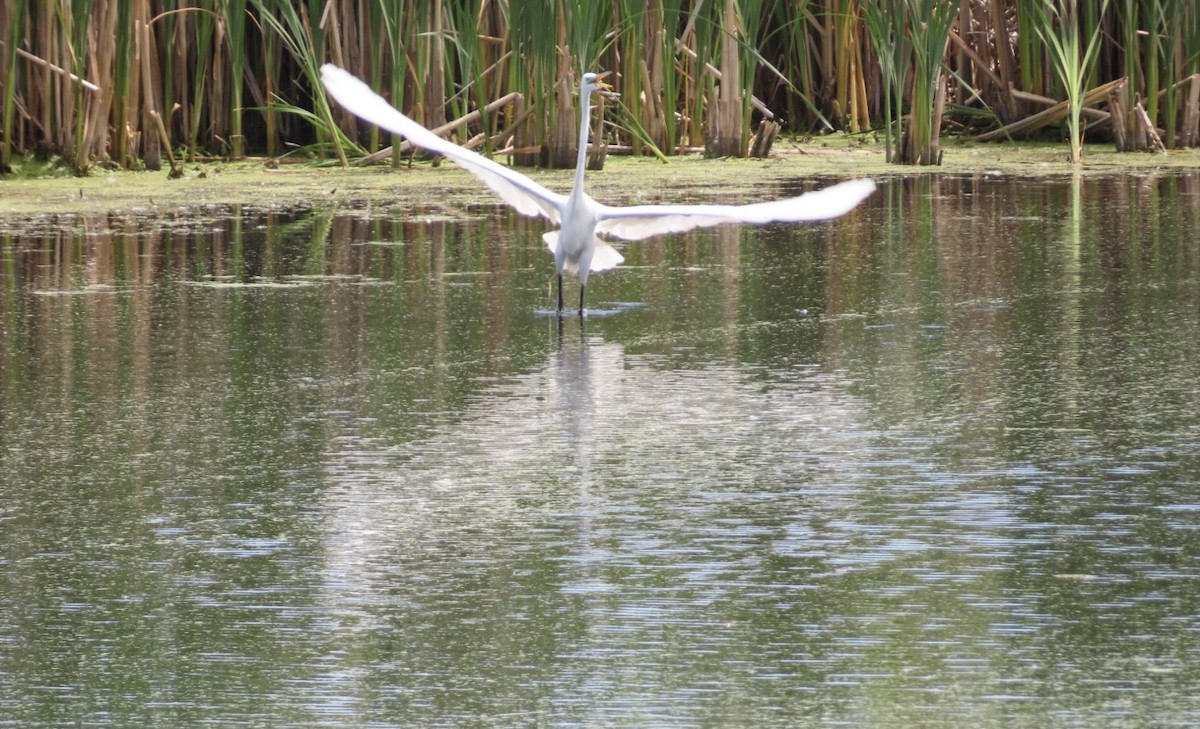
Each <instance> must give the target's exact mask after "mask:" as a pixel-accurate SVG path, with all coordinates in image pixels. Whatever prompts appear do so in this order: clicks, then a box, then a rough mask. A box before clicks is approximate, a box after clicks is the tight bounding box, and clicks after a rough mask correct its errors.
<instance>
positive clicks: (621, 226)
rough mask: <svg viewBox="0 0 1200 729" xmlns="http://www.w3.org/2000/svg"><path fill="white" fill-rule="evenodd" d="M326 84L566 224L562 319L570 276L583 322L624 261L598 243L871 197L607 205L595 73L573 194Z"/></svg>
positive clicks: (599, 85)
mask: <svg viewBox="0 0 1200 729" xmlns="http://www.w3.org/2000/svg"><path fill="white" fill-rule="evenodd" d="M321 81H322V83H324V84H325V89H326V90H327V91H328V92H329V95H330V96H332V97H333V98H334V99H336V100H337V102H338V103H339V104H341V105H342V106H344V107H345V108H346V109H348V110H349V111H351V112H353V113H355V114H356V115H358V116H360V117H362V118H363V119H365V120H367V121H368V122H371V123H372V124H374V125H375V126H377V127H380V128H382V129H386V130H387V131H389V132H392V133H394V134H400V135H403V136H404V137H406V138H407V139H408V141H409V142H411V143H412V144H413V145H414V146H417V147H421V148H422V149H425V150H427V151H429V152H433V153H435V154H440V155H442V156H444V157H449V158H450V159H452V160H454V161H455V162H456V163H458V165H459V166H460V167H462V168H463V169H465V170H467V171H468V172H470V173H472V174H474V175H475V176H476V177H478V178H479V179H481V180H483V182H485V183H486V184H487V186H488V187H490V188H492V190H493V191H494V192H495V193H496V194H497V195H499V196H500V198H501V199H502V200H504V202H506V203H508V204H509V205H511V206H513V207H514V208H516V210H517V212H519V213H521V214H523V215H528V216H531V217H536V216H538V215H540V216H542V217H544V218H546V219H548V220H549V221H550V222H551V223H555V224H557V225H558V226H559V230H557V231H551V232H548V233H545V234H544V235H543V236H542V239H543V240H545V242H546V247H547V248H549V249H550V252H551V253H553V254H554V266H555V269H556V271H557V273H558V314H559V316H562V309H563V297H562V284H563V272H564V271H566V272H568V273H576V274H578V276H579V314H580V316H583V293H584V288H585V287H586V286H587V279H588V274H589V273H592V272H599V271H607V270H608V269H610V268H613V267H614V266H617V265H618V264H620V263H621V262H622V261H624V260H625V259H624V258H622V256H621V254H620V253H618V252H617V251H616V249H614V248H613V247H612V246H611V245H609V244H608V243H606V242H605V241H603V240H601V239H600V238H599V237H597V234H599V235H606V236H612V237H614V238H621V239H623V240H642V239H645V238H649V237H651V236H655V235H662V234H664V233H679V232H682V231H685V230H691V229H693V228H700V227H705V226H710V225H720V224H722V223H770V222H804V221H814V220H828V219H830V218H836V217H838V216H840V215H843V214H845V213H847V212H849V211H850V210H852V209H853V208H854V206H856V205H858V203H860V202H862V200H863V199H865V198H866V197H867V196H868V195H870V194H871V192H872V191H874V190H875V183H874V182H873V181H871V180H852V181H850V182H843V183H841V184H838V185H833V186H831V187H827V188H824V189H822V190H818V191H816V192H810V193H807V194H804V195H800V196H798V197H790V198H785V199H782V200H772V201H770V202H761V203H752V204H749V205H633V206H628V207H610V206H608V205H602V204H600V203H598V202H596V201H595V200H593V199H592V198H591V197H589V196H588V194H587V193H586V192H584V191H583V168H584V163H585V160H586V155H587V143H588V127H589V121H590V116H591V114H590V111H591V97H592V94H593V93H595V92H597V91H601V90H604V89H607V88H609V86H608V84H606V83H604V82H603V81H601V80H600V78H599V77H598V76H597V75H596V74H594V73H585V74H584V75H583V83H582V84H580V88H579V107H580V115H579V116H580V120H579V155H578V162H577V164H576V165H575V184H574V186H573V187H572V188H571V194H570V195H560V194H559V193H556V192H551V191H550V190H547V189H546V188H544V187H542V186H541V185H539V184H538V183H536V182H534V181H533V180H531V179H529V178H528V177H526V176H525V175H522V174H521V173H520V172H517V171H516V170H514V169H512V168H510V167H506V166H504V165H502V164H499V163H498V162H494V161H493V160H490V159H488V158H486V157H483V156H482V155H479V154H476V153H474V152H472V151H470V150H468V149H463V148H462V147H460V146H458V145H457V144H454V143H453V142H450V141H447V140H445V139H442V138H441V137H439V136H437V135H436V134H434V133H433V132H431V131H429V130H428V129H426V128H425V127H423V126H421V125H420V124H418V123H417V122H415V121H413V120H412V119H409V118H408V117H407V116H405V115H404V114H401V113H400V112H399V111H397V110H396V109H395V108H394V107H392V105H391V104H389V103H388V102H387V101H386V100H385V99H384V98H383V97H381V96H379V95H378V94H376V93H375V92H374V91H372V90H371V89H370V87H369V86H367V85H366V84H365V83H363V82H362V81H360V80H358V79H357V78H355V77H354V76H352V75H351V74H349V73H348V72H346V71H344V70H342V69H340V68H338V67H337V66H334V65H332V64H328V63H327V64H325V65H324V66H322V67H321Z"/></svg>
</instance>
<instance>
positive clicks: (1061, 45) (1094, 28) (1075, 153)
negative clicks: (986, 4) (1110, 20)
mask: <svg viewBox="0 0 1200 729" xmlns="http://www.w3.org/2000/svg"><path fill="white" fill-rule="evenodd" d="M1107 7H1108V0H1100V15H1103V13H1104V10H1105V9H1107ZM1033 8H1034V14H1035V20H1036V29H1037V33H1038V36H1039V37H1040V38H1041V39H1042V42H1043V44H1044V45H1045V47H1046V52H1047V54H1048V55H1049V58H1050V62H1051V65H1052V67H1053V69H1054V72H1055V74H1056V75H1057V76H1058V78H1059V81H1060V82H1061V83H1062V86H1063V90H1064V91H1065V93H1066V95H1067V102H1068V109H1069V112H1068V115H1067V133H1068V135H1069V137H1070V147H1071V151H1070V157H1069V159H1070V161H1071V163H1072V164H1076V165H1077V164H1082V162H1083V133H1082V123H1081V118H1082V114H1083V95H1084V93H1085V92H1086V91H1087V85H1088V80H1089V78H1090V76H1091V70H1092V67H1093V62H1094V60H1095V57H1096V53H1097V51H1098V49H1099V48H1100V24H1099V23H1098V22H1096V23H1095V24H1094V25H1091V26H1090V27H1089V28H1088V29H1087V33H1088V35H1087V38H1086V40H1085V39H1084V37H1083V34H1084V32H1085V31H1084V29H1083V28H1081V25H1082V22H1081V21H1082V19H1081V17H1080V15H1079V6H1078V0H1053V2H1051V0H1046V4H1045V5H1034V6H1033Z"/></svg>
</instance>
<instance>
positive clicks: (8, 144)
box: [0, 0, 1200, 192]
mask: <svg viewBox="0 0 1200 729" xmlns="http://www.w3.org/2000/svg"><path fill="white" fill-rule="evenodd" d="M326 61H331V62H333V63H335V64H337V65H339V66H342V67H344V68H346V69H348V70H349V71H351V72H352V73H354V74H355V75H357V76H359V77H361V78H363V79H365V80H366V81H367V82H368V83H369V84H370V85H371V86H372V87H373V88H375V89H377V90H379V91H380V92H381V93H382V94H383V95H384V96H385V97H387V98H389V99H390V100H391V101H392V103H393V104H394V105H396V106H397V107H399V108H401V109H402V110H404V111H405V112H406V113H407V114H409V115H410V116H412V117H414V118H415V119H417V120H418V121H420V122H422V123H423V124H425V125H426V126H428V127H430V128H434V129H438V128H442V129H443V130H444V133H445V134H447V135H449V136H451V137H453V138H455V139H456V140H457V141H458V142H459V143H462V144H464V145H467V146H470V147H472V148H476V149H478V150H479V151H481V152H483V153H485V154H490V155H494V156H502V157H504V158H506V160H507V161H509V162H511V163H513V164H517V165H522V166H531V167H545V168H562V167H569V166H570V165H571V163H572V162H573V159H574V155H575V149H574V146H575V144H576V140H575V133H574V129H575V128H576V127H575V125H576V120H575V115H576V113H577V110H576V109H575V108H574V104H575V101H574V99H575V89H576V88H577V84H578V78H579V75H580V73H581V72H582V70H606V71H611V72H612V76H611V77H610V79H609V80H610V82H612V83H613V84H614V85H615V87H616V89H617V91H618V92H619V93H620V99H619V100H618V101H616V102H610V103H608V105H607V107H605V106H603V105H602V106H601V107H600V109H599V110H598V111H597V113H596V116H595V119H594V128H595V129H597V130H599V132H598V133H596V132H594V134H593V138H594V139H597V140H600V141H599V143H598V144H597V145H595V146H597V150H596V154H595V155H593V156H594V160H595V165H596V166H602V165H603V164H604V158H605V154H606V153H607V154H609V155H613V154H628V155H631V156H634V157H657V158H660V159H662V160H664V161H665V160H666V159H667V158H669V157H672V156H675V155H679V154H684V153H691V152H703V154H704V155H705V156H708V157H717V158H741V157H747V156H756V157H764V158H765V157H768V156H771V155H772V153H773V152H776V153H777V154H776V155H775V156H780V155H782V156H784V157H788V156H789V155H792V154H793V153H794V149H793V148H792V147H791V146H790V145H791V143H790V142H788V141H786V140H788V139H789V138H792V139H795V138H801V139H804V140H807V144H806V145H805V148H808V147H819V146H820V145H821V144H822V141H821V140H823V139H827V138H830V137H827V136H826V135H832V137H837V138H846V137H848V138H850V139H851V140H856V139H857V140H860V141H861V142H862V145H863V146H864V147H868V148H872V149H875V150H876V151H877V152H879V153H880V154H881V155H882V157H883V160H884V161H885V162H886V163H901V164H907V165H922V166H925V165H946V164H948V163H949V162H950V161H951V160H952V159H953V157H954V156H955V155H957V154H960V153H961V151H962V150H971V154H976V155H980V156H985V157H986V156H987V155H988V154H989V152H987V151H980V150H986V149H987V148H988V147H989V146H995V147H997V148H1000V147H1005V146H1011V145H1009V144H1007V143H1008V142H1010V141H1015V140H1025V139H1030V138H1032V139H1037V140H1047V139H1050V140H1055V141H1058V142H1059V148H1060V150H1061V153H1060V155H1059V156H1065V157H1066V158H1067V159H1068V160H1069V161H1070V162H1071V163H1072V164H1074V165H1079V164H1082V163H1083V159H1084V156H1085V155H1086V156H1087V157H1088V158H1089V159H1088V164H1092V162H1093V160H1092V159H1091V158H1092V157H1101V156H1102V155H1104V157H1105V159H1107V156H1106V155H1105V152H1106V151H1107V150H1112V149H1114V148H1115V149H1116V150H1118V151H1119V152H1126V151H1146V152H1150V153H1152V154H1156V155H1163V154H1164V153H1166V152H1167V150H1176V149H1189V148H1195V147H1197V146H1200V5H1198V4H1197V3H1196V2H1195V1H1194V0H790V1H788V2H784V1H783V0H707V1H702V0H613V1H612V2H610V3H596V2H593V1H592V0H298V1H296V2H292V1H291V0H70V2H65V1H64V2H62V3H57V2H55V3H49V2H41V1H40V0H7V1H6V2H5V3H3V5H2V6H0V102H2V113H3V140H2V143H0V173H8V175H7V176H10V177H16V176H28V175H31V174H40V172H39V170H45V169H46V168H47V167H48V165H47V164H46V163H45V160H54V161H57V163H58V164H59V165H60V166H61V167H64V168H66V169H67V170H69V171H71V172H73V173H74V174H76V175H85V174H92V175H101V176H103V175H111V174H114V173H115V172H116V171H118V170H144V169H150V170H158V169H163V168H164V167H166V168H169V169H170V171H171V173H172V175H175V176H183V177H186V176H187V175H188V169H189V167H194V166H195V165H196V164H198V163H199V162H200V161H202V160H206V159H212V158H220V159H221V160H223V161H225V162H226V163H228V162H230V161H234V162H236V161H239V160H247V159H252V158H261V157H264V156H265V157H266V158H268V160H269V161H270V162H271V163H272V164H275V163H277V162H279V161H284V162H286V161H291V160H294V159H300V160H305V161H314V160H315V161H322V160H326V161H336V162H337V163H338V164H340V165H341V166H343V167H346V166H349V165H350V164H352V163H353V164H362V163H363V162H364V161H375V162H382V163H390V164H391V165H392V166H395V167H404V166H408V165H410V164H411V161H410V160H409V159H408V150H407V149H406V148H405V147H406V145H400V144H397V145H395V146H393V141H396V142H399V141H400V140H393V139H391V138H390V137H389V136H385V135H380V133H379V132H378V130H376V129H374V128H370V127H368V125H365V124H363V123H361V122H359V121H357V120H355V119H354V118H352V117H351V116H349V115H348V114H346V113H345V112H343V111H342V110H341V109H339V108H337V107H336V105H333V104H331V103H330V102H329V101H328V100H327V99H326V97H325V95H324V92H323V90H322V89H321V87H320V84H319V82H318V80H317V79H318V74H319V71H318V69H319V67H320V65H321V64H322V63H323V62H326ZM951 137H953V138H955V139H958V140H980V141H992V142H995V144H994V145H983V144H971V145H965V146H962V147H959V146H956V142H955V141H954V140H953V139H951ZM777 140H779V141H778V143H777ZM1062 141H1065V142H1066V143H1065V144H1062ZM855 143H856V142H854V141H852V142H850V143H849V144H846V143H842V142H835V144H840V145H841V146H843V147H853V146H854V144H855ZM996 154H998V155H1000V156H1003V154H1004V153H999V152H997V153H996ZM877 156H878V155H877ZM1128 156H1129V157H1130V158H1133V157H1134V156H1135V155H1128ZM1142 156H1145V155H1142ZM967 163H968V164H970V161H969V160H968V161H967ZM1141 164H1142V163H1141V162H1136V163H1134V166H1141ZM1152 164H1160V163H1158V162H1156V163H1152ZM1166 164H1171V163H1166ZM287 167H288V165H286V164H284V168H287ZM6 192H7V191H6Z"/></svg>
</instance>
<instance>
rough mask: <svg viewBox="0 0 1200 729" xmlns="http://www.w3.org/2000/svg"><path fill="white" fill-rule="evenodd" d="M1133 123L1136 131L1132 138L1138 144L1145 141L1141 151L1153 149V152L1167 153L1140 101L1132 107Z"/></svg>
mask: <svg viewBox="0 0 1200 729" xmlns="http://www.w3.org/2000/svg"><path fill="white" fill-rule="evenodd" d="M1133 123H1134V127H1135V129H1136V131H1135V132H1134V135H1133V136H1134V138H1135V139H1137V140H1138V141H1139V142H1141V141H1142V140H1146V141H1145V146H1144V147H1142V149H1149V148H1150V147H1153V148H1154V149H1155V151H1158V152H1162V153H1163V154H1166V153H1167V147H1166V145H1165V144H1163V142H1162V137H1160V136H1158V130H1157V129H1155V128H1154V124H1152V123H1151V122H1150V115H1149V114H1147V113H1146V110H1145V109H1143V108H1142V104H1141V102H1140V101H1139V102H1138V103H1136V104H1134V105H1133Z"/></svg>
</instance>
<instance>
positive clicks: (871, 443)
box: [0, 175, 1200, 727]
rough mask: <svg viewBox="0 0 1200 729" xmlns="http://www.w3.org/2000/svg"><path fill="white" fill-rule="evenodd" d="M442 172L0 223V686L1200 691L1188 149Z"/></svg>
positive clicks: (295, 720)
mask: <svg viewBox="0 0 1200 729" xmlns="http://www.w3.org/2000/svg"><path fill="white" fill-rule="evenodd" d="M452 212H454V213H455V214H453V215H449V216H447V215H445V214H443V213H444V211H440V212H439V211H436V210H434V211H423V212H420V213H415V214H414V213H409V212H404V211H391V212H379V211H377V212H375V213H368V212H366V211H362V210H353V209H345V208H343V209H317V210H302V211H274V212H266V211H261V210H255V209H252V208H245V209H232V210H228V209H221V210H204V211H186V212H180V213H177V214H174V215H170V216H165V217H164V216H159V217H155V218H138V217H104V218H99V219H95V218H78V217H61V218H49V219H46V220H42V221H37V222H36V223H34V224H28V225H23V226H22V230H24V231H25V232H24V233H22V234H21V235H19V236H15V235H9V236H7V237H5V238H4V239H3V251H2V252H3V256H2V258H0V282H2V286H0V293H2V298H0V317H2V318H0V326H2V339H0V347H2V350H0V397H2V400H0V403H2V406H3V409H2V412H0V726H21V727H55V726H72V727H74V726H118V727H128V726H172V727H177V726H273V727H286V726H298V727H309V726H339V727H344V726H381V727H382V726H397V727H410V726H480V725H500V726H528V725H539V726H638V727H645V726H746V727H749V726H754V727H785V726H826V725H838V726H844V725H851V726H897V727H913V726H946V727H962V726H982V727H993V726H994V727H1012V726H1021V727H1024V726H1028V727H1060V726H1062V727H1073V726H1080V727H1083V726H1087V727H1092V726H1193V725H1196V724H1197V723H1200V296H1198V294H1200V242H1198V239H1197V234H1196V231H1197V230H1198V229H1200V177H1197V176H1195V175H1192V176H1175V177H1162V178H1138V179H1130V178H1111V179H1108V178H1098V179H1090V178H1085V179H1083V180H1079V179H1076V180H1069V179H1066V180H1059V181H1044V180H1043V181H1031V180H1005V179H986V178H943V179H930V178H920V179H915V180H907V181H900V180H896V181H890V182H885V183H884V184H883V185H882V186H881V190H880V192H879V193H877V194H876V196H875V197H873V198H872V199H871V200H870V201H869V202H868V203H867V204H865V205H864V206H863V208H862V209H860V210H859V211H857V212H855V213H854V214H852V215H851V216H849V217H847V218H846V219H843V220H841V221H838V222H836V223H832V224H822V225H815V226H808V227H767V228H761V229H752V228H741V229H739V228H730V229H721V230H715V231H706V232H701V233H697V234H692V235H688V236H681V237H674V238H668V239H663V240H659V241H651V242H648V243H644V244H637V245H626V246H624V247H623V252H624V254H625V256H626V259H627V264H628V265H627V266H626V267H625V268H622V269H620V270H618V271H615V272H611V273H608V274H604V275H602V276H597V277H595V278H593V279H592V281H591V285H590V286H589V291H588V299H589V304H590V306H591V308H592V313H591V315H590V316H589V317H588V318H587V320H586V321H585V322H583V323H582V325H581V322H580V321H579V320H578V319H575V318H571V319H568V320H566V321H564V322H563V324H562V326H561V328H560V327H559V325H558V324H557V322H556V320H555V319H554V318H553V317H550V316H546V314H545V310H546V308H547V307H548V306H549V304H550V302H551V292H550V290H549V288H548V281H549V278H550V274H551V273H552V267H553V262H552V260H551V259H550V257H549V256H547V255H546V254H545V252H544V250H543V249H542V246H541V241H540V233H541V231H542V230H543V228H541V227H540V225H539V224H537V223H531V222H527V221H523V220H518V219H515V218H514V217H513V216H511V215H510V214H509V213H507V212H504V211H501V210H498V209H493V208H481V209H478V210H471V211H469V212H464V211H462V210H458V211H452ZM573 295H574V294H573V291H572V290H568V297H571V296H573Z"/></svg>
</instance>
